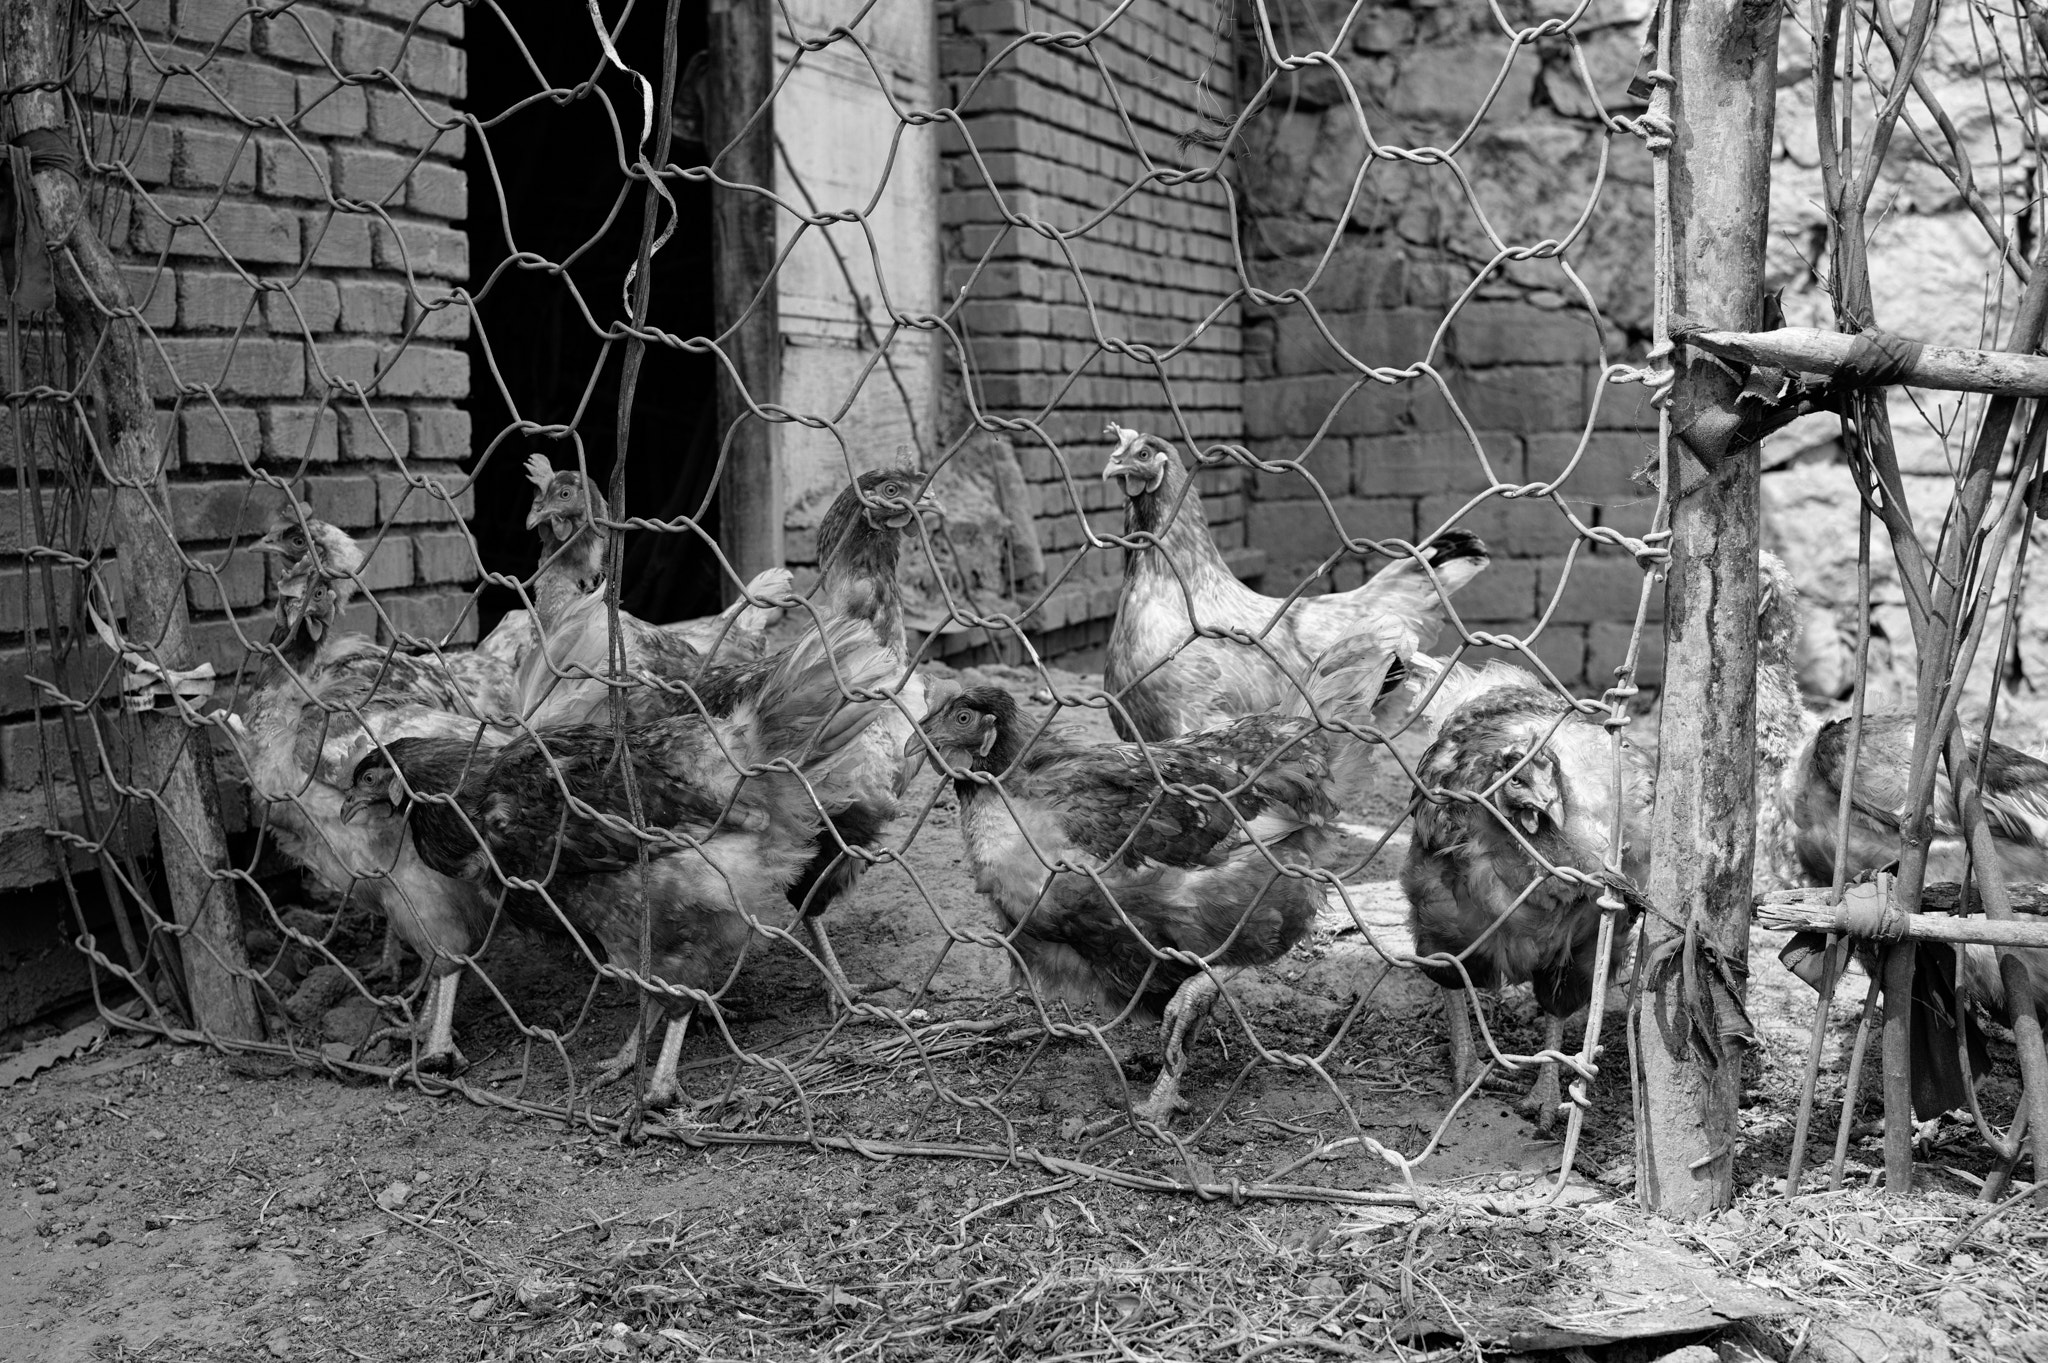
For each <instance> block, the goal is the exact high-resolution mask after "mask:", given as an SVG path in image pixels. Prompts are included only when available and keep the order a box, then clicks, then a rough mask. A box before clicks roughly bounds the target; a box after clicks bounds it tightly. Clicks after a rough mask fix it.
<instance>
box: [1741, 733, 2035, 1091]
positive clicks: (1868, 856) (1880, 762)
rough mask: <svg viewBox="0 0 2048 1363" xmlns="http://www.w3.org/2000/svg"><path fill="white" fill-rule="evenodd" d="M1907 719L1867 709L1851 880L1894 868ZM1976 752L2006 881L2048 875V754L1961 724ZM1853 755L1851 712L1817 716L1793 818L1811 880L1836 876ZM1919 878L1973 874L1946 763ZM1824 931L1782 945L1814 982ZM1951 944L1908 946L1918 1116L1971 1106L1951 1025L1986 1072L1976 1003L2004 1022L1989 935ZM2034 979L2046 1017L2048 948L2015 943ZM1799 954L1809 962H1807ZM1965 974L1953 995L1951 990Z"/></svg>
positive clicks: (1871, 964) (1909, 748) (1907, 761)
mask: <svg viewBox="0 0 2048 1363" xmlns="http://www.w3.org/2000/svg"><path fill="white" fill-rule="evenodd" d="M1913 732H1914V719H1913V716H1911V715H1866V716H1864V719H1863V728H1862V733H1861V736H1860V738H1859V740H1858V743H1857V749H1856V792H1855V796H1854V798H1853V799H1852V800H1851V803H1850V806H1849V836H1848V839H1847V841H1846V843H1845V844H1844V845H1843V847H1844V850H1843V861H1844V862H1845V863H1846V871H1847V874H1848V876H1849V877H1850V878H1851V879H1854V878H1856V877H1858V876H1862V875H1865V874H1868V873H1869V872H1871V871H1875V870H1878V869H1881V868H1884V867H1889V866H1890V865H1891V864H1892V863H1894V862H1896V861H1897V860H1898V859H1899V851H1900V841H1901V837H1902V834H1903V832H1904V828H1905V823H1906V795H1907V787H1908V785H1909V784H1910V782H1911V779H1912V775H1911V771H1912V761H1913ZM1965 741H1966V743H1967V745H1968V748H1969V752H1970V756H1971V760H1972V761H1973V762H1975V763H1976V764H1977V767H1978V772H1979V776H1980V779H1981V781H1982V782H1983V798H1984V816H1985V820H1986V822H1987V823H1988V824H1989V825H1990V828H1991V836H1992V841H1993V843H1994V844H1995V845H1996V846H1997V848H1998V856H1999V864H2000V867H2001V869H2002V870H2003V872H2004V874H2005V878H2006V880H2007V881H2008V882H2010V883H2022V882H2029V883H2030V882H2039V881H2044V880H2048V763H2044V762H2042V761H2040V760H2038V759H2036V758H2033V757H2029V756H2027V755H2026V754H2025V753H2022V752H2020V751H2018V750H2017V749H2014V748H2010V747H2007V746H2006V745H2005V744H2003V743H2000V742H1997V741H1996V740H1993V741H1992V742H1991V743H1990V744H1989V745H1988V746H1986V745H1985V744H1984V743H1983V741H1982V739H1981V736H1980V734H1979V733H1978V732H1976V731H1972V730H1966V733H1965ZM1848 760H1849V721H1848V720H1847V719H1838V720H1834V721H1832V722H1830V723H1828V724H1826V725H1824V726H1822V727H1821V729H1820V732H1819V733H1817V734H1816V735H1814V738H1813V741H1812V742H1811V743H1809V744H1808V745H1807V747H1806V751H1805V752H1804V753H1803V754H1802V755H1801V757H1800V760H1799V763H1798V765H1797V767H1796V768H1795V772H1794V780H1793V781H1792V783H1791V785H1790V789H1791V811H1790V816H1789V820H1788V822H1789V824H1790V828H1791V832H1792V837H1793V843H1794V846H1795V848H1796V851H1797V855H1798V859H1799V863H1800V867H1801V869H1802V870H1803V871H1804V873H1805V877H1804V878H1805V881H1806V883H1809V884H1813V885H1832V884H1833V883H1834V874H1835V847H1836V837H1835V835H1836V829H1837V827H1838V819H1839V817H1840V813H1841V800H1842V781H1843V778H1844V776H1845V775H1846V774H1847V765H1848ZM1928 831H1929V838H1928V848H1927V874H1926V883H1928V884H1930V885H1931V884H1935V883H1938V882H1944V881H1952V882H1956V883H1967V882H1968V881H1969V879H1970V868H1969V858H1968V856H1967V850H1966V846H1965V842H1964V837H1963V831H1962V821H1961V817H1960V815H1959V813H1958V811H1957V809H1956V804H1955V794H1954V792H1953V791H1952V790H1951V788H1950V786H1949V780H1948V770H1947V767H1946V764H1944V765H1943V766H1942V767H1941V768H1939V769H1938V771H1937V777H1936V781H1935V787H1934V814H1933V818H1932V819H1931V820H1930V822H1929V828H1928ZM1825 940H1826V939H1825V937H1824V936H1823V935H1821V934H1819V933H1800V934H1797V935H1796V936H1795V937H1794V938H1793V940H1792V942H1791V943H1790V944H1788V945H1787V947H1786V948H1785V950H1784V952H1782V953H1781V955H1782V956H1783V957H1784V959H1785V960H1786V962H1787V964H1788V965H1791V966H1793V968H1794V970H1795V971H1796V972H1797V973H1799V974H1800V975H1801V976H1802V977H1807V978H1808V982H1809V983H1816V982H1817V981H1818V979H1819V971H1818V956H1817V953H1818V951H1819V950H1820V948H1821V946H1822V944H1823V943H1824V942H1825ZM1862 945H1863V946H1864V951H1865V963H1866V966H1867V967H1868V969H1869V970H1870V972H1871V975H1872V977H1873V978H1876V976H1877V973H1878V972H1877V963H1876V959H1875V952H1874V950H1872V949H1871V948H1870V947H1869V945H1868V944H1867V943H1866V944H1862ZM1957 950H1958V948H1957V947H1954V946H1952V945H1950V944H1948V943H1944V942H1921V943H1918V944H1917V945H1916V946H1915V948H1914V953H1915V960H1916V965H1915V969H1914V973H1913V1022H1912V1036H1913V1075H1912V1079H1913V1106H1914V1108H1915V1110H1916V1111H1918V1112H1919V1114H1920V1116H1921V1117H1922V1118H1929V1117H1933V1116H1935V1115H1936V1114H1938V1113H1942V1112H1948V1111H1951V1110H1953V1109H1956V1108H1960V1107H1967V1106H1968V1105H1969V1102H1970V1089H1969V1086H1968V1084H1967V1083H1966V1082H1965V1080H1964V1077H1963V1072H1962V1068H1961V1066H1960V1064H1959V1063H1958V1056H1957V1047H1958V1037H1957V1029H1958V1028H1961V1029H1962V1032H1963V1037H1962V1038H1961V1039H1962V1040H1963V1041H1966V1042H1967V1043H1968V1045H1969V1046H1970V1049H1971V1062H1970V1072H1971V1074H1972V1075H1974V1076H1975V1077H1976V1078H1977V1079H1979V1080H1982V1079H1983V1078H1985V1077H1986V1076H1988V1075H1989V1073H1990V1053H1989V1052H1988V1051H1987V1050H1986V1049H1985V1046H1984V1041H1983V1034H1982V1031H1981V1029H1980V1028H1979V1027H1978V1025H1977V1022H1976V1018H1975V1016H1974V1014H1975V1013H1976V1012H1977V1011H1979V1010H1982V1011H1984V1012H1987V1013H1989V1014H1991V1015H1992V1016H1994V1017H1997V1018H1999V1019H2001V1020H2002V1021H2005V1022H2007V1023H2010V1021H2011V1018H2012V1012H2011V1009H2010V1007H2009V1006H2008V1003H2007V1000H2006V992H2005V981H2004V980H2003V979H2002V978H2001V977H2000V975H1999V969H1998V959H1997V954H1996V953H1995V952H1994V951H1993V950H1992V948H1990V947H1988V946H1980V945H1975V944H1971V945H1966V946H1963V947H1961V948H1960V951H1961V953H1962V955H1961V961H1960V964H1961V970H1960V973H1959V972H1958V970H1957V965H1958V961H1957V956H1956V952H1957ZM2017 954H2018V956H2019V958H2020V960H2021V962H2022V963H2023V964H2024V965H2025V967H2026V972H2027V976H2028V978H2029V979H2030V980H2031V982H2032V985H2033V994H2034V1004H2035V1009H2036V1011H2037V1012H2039V1013H2040V1014H2041V1015H2042V1017H2043V1018H2044V1020H2048V951H2043V950H2040V949H2038V948H2024V949H2021V950H2020V951H2019V952H2018V953H2017ZM1802 963H1811V965H1810V968H1802ZM1958 983H1960V994H1958V989H1957V986H1958Z"/></svg>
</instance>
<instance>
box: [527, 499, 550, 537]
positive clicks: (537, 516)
mask: <svg viewBox="0 0 2048 1363" xmlns="http://www.w3.org/2000/svg"><path fill="white" fill-rule="evenodd" d="M544 507H545V503H544V502H543V501H542V499H541V498H539V497H536V498H534V499H533V508H532V509H531V510H530V511H528V512H527V513H526V528H527V529H528V530H537V529H539V528H540V523H541V522H542V521H544V520H546V519H547V518H548V516H547V512H546V510H545V509H544Z"/></svg>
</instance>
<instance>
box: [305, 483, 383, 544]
mask: <svg viewBox="0 0 2048 1363" xmlns="http://www.w3.org/2000/svg"><path fill="white" fill-rule="evenodd" d="M305 487H306V490H307V493H308V494H309V495H308V497H307V500H308V501H310V502H311V503H312V504H313V511H314V513H315V514H316V515H318V516H319V517H320V518H321V519H322V520H325V521H329V522H332V523H333V524H335V525H338V526H340V527H341V528H342V529H344V530H360V529H362V528H363V527H365V526H374V525H376V524H377V522H378V516H377V483H376V480H375V479H374V478H373V477H372V476H371V475H370V474H368V473H330V474H323V475H320V476H317V477H313V478H308V479H306V480H305Z"/></svg>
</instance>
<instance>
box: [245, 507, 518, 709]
mask: <svg viewBox="0 0 2048 1363" xmlns="http://www.w3.org/2000/svg"><path fill="white" fill-rule="evenodd" d="M250 548H252V549H254V550H255V551H256V552H257V553H259V554H270V555H274V556H276V557H278V558H281V559H283V560H284V563H285V567H284V569H283V570H282V572H281V573H280V575H279V579H278V601H277V618H278V622H279V625H278V627H279V630H280V631H285V630H286V625H285V620H286V617H287V615H290V614H292V613H294V612H295V611H297V609H298V605H299V603H300V601H301V598H302V597H303V594H304V592H305V590H306V586H307V583H308V582H310V581H312V580H313V579H315V578H320V579H324V580H325V581H326V582H327V583H328V584H329V590H330V591H331V593H332V595H333V597H334V600H333V603H332V606H333V614H334V618H335V620H339V618H340V613H341V612H342V611H343V610H345V609H346V608H347V607H348V604H349V603H350V602H351V601H352V600H354V599H355V593H356V590H357V587H358V586H359V584H360V574H361V573H362V570H363V565H364V564H365V563H366V562H367V561H368V559H369V554H368V553H367V552H366V551H365V550H364V548H363V546H362V545H361V544H359V543H357V542H356V540H355V539H354V538H352V537H351V536H350V535H349V534H348V533H347V532H346V531H344V530H341V529H339V528H338V527H336V526H333V525H330V524H328V523H327V522H326V521H323V520H321V519H320V518H319V517H317V516H315V515H314V514H313V511H312V508H311V507H309V506H307V505H306V504H305V503H303V502H294V503H291V504H288V505H287V506H285V507H283V508H282V509H280V510H279V511H278V513H277V515H276V516H275V517H273V518H272V520H271V523H270V526H269V529H268V530H267V531H266V532H265V534H264V536H263V537H262V538H261V539H259V540H257V541H256V542H255V543H254V544H252V545H250ZM503 651H504V645H503V644H501V645H499V646H497V647H494V649H493V651H492V652H490V653H485V652H483V651H481V650H479V651H476V652H471V651H468V650H464V649H438V650H436V651H434V652H432V653H429V654H424V655H421V654H409V653H400V652H399V651H398V650H397V649H396V648H380V647H378V646H377V645H375V644H373V643H371V642H370V641H369V640H367V639H365V638H363V636H361V635H359V634H346V633H343V632H342V631H341V630H340V629H338V628H327V629H325V630H324V632H323V633H322V636H321V638H320V640H319V643H318V645H317V651H316V653H315V655H314V658H313V660H312V661H313V662H314V664H315V665H317V666H321V667H337V668H344V669H347V670H349V671H352V672H354V673H356V674H358V675H360V676H362V677H364V678H365V679H367V680H369V681H370V682H371V684H372V685H373V686H375V687H377V688H379V689H380V690H381V689H383V688H387V687H388V688H396V689H397V690H398V691H399V692H401V693H403V694H404V696H405V697H406V698H408V699H409V700H411V701H413V702H416V703H419V704H425V705H433V706H438V707H439V708H441V709H446V710H454V711H458V712H460V713H464V714H468V715H470V716H472V717H474V718H493V717H502V716H509V715H510V714H512V713H513V708H514V686H513V677H514V669H513V662H514V661H516V659H515V660H511V661H508V660H506V659H505V658H504V656H503Z"/></svg>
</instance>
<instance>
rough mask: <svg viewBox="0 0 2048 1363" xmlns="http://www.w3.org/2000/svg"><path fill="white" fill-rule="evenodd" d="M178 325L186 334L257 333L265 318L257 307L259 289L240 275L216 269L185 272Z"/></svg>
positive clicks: (180, 277) (180, 282) (180, 285)
mask: <svg viewBox="0 0 2048 1363" xmlns="http://www.w3.org/2000/svg"><path fill="white" fill-rule="evenodd" d="M178 317H179V325H180V326H181V328H182V329H183V330H186V331H233V330H237V329H241V330H243V331H245V332H250V333H256V332H261V331H262V330H263V329H264V319H263V316H262V314H261V313H260V312H259V311H258V310H257V307H256V290H255V289H254V288H253V287H251V286H250V284H249V282H248V281H247V280H246V279H244V278H242V276H240V275H238V274H232V273H229V272H226V271H216V270H185V271H182V272H181V273H180V274H179V275H178Z"/></svg>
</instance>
